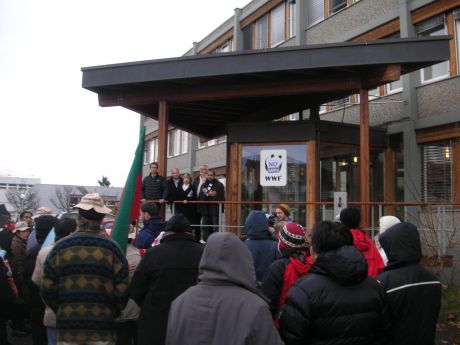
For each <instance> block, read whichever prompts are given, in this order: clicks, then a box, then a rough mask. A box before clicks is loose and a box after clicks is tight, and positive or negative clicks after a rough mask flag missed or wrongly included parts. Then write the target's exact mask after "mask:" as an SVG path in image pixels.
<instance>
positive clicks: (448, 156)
mask: <svg viewBox="0 0 460 345" xmlns="http://www.w3.org/2000/svg"><path fill="white" fill-rule="evenodd" d="M445 156H446V159H449V158H450V147H449V146H446V150H445Z"/></svg>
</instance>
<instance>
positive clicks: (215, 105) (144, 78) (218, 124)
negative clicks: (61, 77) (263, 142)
mask: <svg viewBox="0 0 460 345" xmlns="http://www.w3.org/2000/svg"><path fill="white" fill-rule="evenodd" d="M449 39H450V36H436V37H424V38H416V39H391V40H378V41H372V42H346V43H338V44H324V45H309V46H296V47H287V48H274V49H263V50H251V51H243V52H231V53H219V54H211V55H199V56H184V57H180V58H172V59H160V60H151V61H141V62H130V63H122V64H115V65H106V66H96V67H85V68H82V72H83V88H85V89H88V90H91V91H93V92H96V93H97V94H98V96H99V104H100V105H101V106H103V107H105V106H123V107H125V108H128V109H131V110H133V111H135V112H138V113H141V114H142V115H145V116H148V117H152V118H157V116H158V112H159V102H160V101H164V102H167V104H168V110H169V123H170V124H172V125H174V126H177V127H179V128H182V129H184V130H186V131H188V132H191V133H194V134H197V135H199V136H201V137H206V138H213V137H217V136H219V135H223V134H225V133H226V127H227V125H228V124H231V123H238V122H248V121H249V122H252V121H261V120H264V121H265V120H266V121H269V120H273V119H275V118H279V117H281V116H283V115H286V114H290V113H293V112H296V111H299V110H302V109H308V108H311V107H314V106H319V105H320V104H322V103H325V102H329V101H333V100H336V99H340V98H343V97H346V96H348V95H351V94H354V93H358V92H359V90H360V89H372V88H375V87H377V86H379V85H382V84H385V83H388V82H391V81H395V80H398V79H399V78H400V75H401V74H405V73H409V72H412V71H415V70H417V69H420V68H423V67H426V66H429V65H433V64H435V63H438V62H441V61H445V60H448V59H449Z"/></svg>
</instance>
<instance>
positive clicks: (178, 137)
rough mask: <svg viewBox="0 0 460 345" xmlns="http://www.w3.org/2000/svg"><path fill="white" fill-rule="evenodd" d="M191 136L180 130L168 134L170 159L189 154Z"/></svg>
mask: <svg viewBox="0 0 460 345" xmlns="http://www.w3.org/2000/svg"><path fill="white" fill-rule="evenodd" d="M188 136H189V134H188V133H187V132H185V131H182V130H180V129H173V130H170V131H169V132H168V153H167V155H168V157H175V156H179V155H182V154H184V153H187V152H188Z"/></svg>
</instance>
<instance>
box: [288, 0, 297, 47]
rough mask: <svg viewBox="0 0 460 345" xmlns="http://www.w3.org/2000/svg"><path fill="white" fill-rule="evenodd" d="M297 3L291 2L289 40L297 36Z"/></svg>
mask: <svg viewBox="0 0 460 345" xmlns="http://www.w3.org/2000/svg"><path fill="white" fill-rule="evenodd" d="M295 15H296V14H295V3H293V2H289V38H291V37H294V36H295Z"/></svg>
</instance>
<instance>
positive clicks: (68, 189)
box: [50, 186, 73, 212]
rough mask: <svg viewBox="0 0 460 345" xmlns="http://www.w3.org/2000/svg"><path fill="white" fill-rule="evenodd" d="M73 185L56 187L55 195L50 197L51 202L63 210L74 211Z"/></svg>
mask: <svg viewBox="0 0 460 345" xmlns="http://www.w3.org/2000/svg"><path fill="white" fill-rule="evenodd" d="M72 191H73V187H72V186H62V187H56V188H55V197H54V198H50V201H51V203H52V204H53V205H54V207H56V208H57V209H59V210H61V211H63V212H70V211H72V208H73V205H72Z"/></svg>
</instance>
